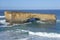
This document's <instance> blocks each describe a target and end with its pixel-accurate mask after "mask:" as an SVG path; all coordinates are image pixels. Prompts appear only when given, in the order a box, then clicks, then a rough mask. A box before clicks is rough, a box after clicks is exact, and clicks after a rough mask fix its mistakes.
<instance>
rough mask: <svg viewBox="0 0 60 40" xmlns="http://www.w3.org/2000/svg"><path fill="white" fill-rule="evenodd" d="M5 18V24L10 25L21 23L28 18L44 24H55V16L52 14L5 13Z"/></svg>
mask: <svg viewBox="0 0 60 40" xmlns="http://www.w3.org/2000/svg"><path fill="white" fill-rule="evenodd" d="M5 17H6V21H7V22H12V23H23V22H24V21H26V20H27V19H29V18H39V19H40V21H44V22H52V23H55V22H56V15H54V14H37V13H27V12H9V11H5Z"/></svg>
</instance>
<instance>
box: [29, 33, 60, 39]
mask: <svg viewBox="0 0 60 40" xmlns="http://www.w3.org/2000/svg"><path fill="white" fill-rule="evenodd" d="M29 34H31V35H35V36H40V37H41V36H42V37H48V38H60V34H58V33H47V32H29Z"/></svg>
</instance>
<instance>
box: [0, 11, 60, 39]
mask: <svg viewBox="0 0 60 40" xmlns="http://www.w3.org/2000/svg"><path fill="white" fill-rule="evenodd" d="M4 11H18V12H20V11H21V12H33V13H43V14H45V13H46V14H55V15H56V18H57V20H56V24H53V25H51V24H39V23H34V24H32V23H31V24H22V25H14V26H8V25H7V23H6V22H5V16H4ZM0 22H1V23H2V24H1V25H0V40H60V10H0Z"/></svg>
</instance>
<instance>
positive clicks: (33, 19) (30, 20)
mask: <svg viewBox="0 0 60 40" xmlns="http://www.w3.org/2000/svg"><path fill="white" fill-rule="evenodd" d="M37 20H40V19H38V18H30V19H28V20H27V21H26V22H36V21H37Z"/></svg>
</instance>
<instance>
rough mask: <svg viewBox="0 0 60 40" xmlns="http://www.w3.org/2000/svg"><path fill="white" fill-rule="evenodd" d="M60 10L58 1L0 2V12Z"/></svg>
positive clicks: (20, 0)
mask: <svg viewBox="0 0 60 40" xmlns="http://www.w3.org/2000/svg"><path fill="white" fill-rule="evenodd" d="M1 9H2V10H6V9H7V10H29V9H32V10H36V9H60V0H0V10H1Z"/></svg>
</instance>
